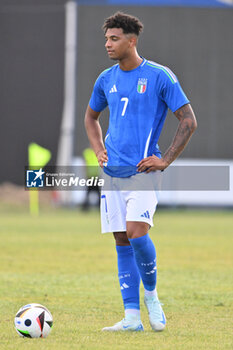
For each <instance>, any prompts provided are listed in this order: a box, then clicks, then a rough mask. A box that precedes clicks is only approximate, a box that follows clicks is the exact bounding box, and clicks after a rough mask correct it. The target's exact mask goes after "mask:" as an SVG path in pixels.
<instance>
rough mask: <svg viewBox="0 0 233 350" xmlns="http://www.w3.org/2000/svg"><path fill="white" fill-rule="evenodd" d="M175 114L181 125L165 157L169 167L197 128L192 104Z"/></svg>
mask: <svg viewBox="0 0 233 350" xmlns="http://www.w3.org/2000/svg"><path fill="white" fill-rule="evenodd" d="M174 114H175V116H176V117H177V119H179V125H178V128H177V131H176V134H175V137H174V139H173V142H172V144H171V145H170V147H169V148H168V150H167V151H166V152H165V154H164V157H163V159H164V160H165V161H166V162H167V163H168V165H169V164H171V163H172V162H173V161H174V160H175V159H176V158H177V157H178V155H179V154H180V153H181V152H182V151H183V149H184V148H185V146H186V145H187V143H188V142H189V140H190V138H191V136H192V133H193V132H194V131H195V129H196V127H197V122H196V118H195V115H194V112H193V110H192V107H191V106H190V104H186V105H184V106H182V107H181V108H179V109H178V110H177V111H176V112H175V113H174Z"/></svg>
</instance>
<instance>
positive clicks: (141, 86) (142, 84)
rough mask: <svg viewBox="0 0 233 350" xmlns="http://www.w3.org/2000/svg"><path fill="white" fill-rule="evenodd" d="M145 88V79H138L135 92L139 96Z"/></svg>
mask: <svg viewBox="0 0 233 350" xmlns="http://www.w3.org/2000/svg"><path fill="white" fill-rule="evenodd" d="M146 87H147V79H146V78H139V79H138V86H137V92H138V93H139V94H144V92H145V91H146Z"/></svg>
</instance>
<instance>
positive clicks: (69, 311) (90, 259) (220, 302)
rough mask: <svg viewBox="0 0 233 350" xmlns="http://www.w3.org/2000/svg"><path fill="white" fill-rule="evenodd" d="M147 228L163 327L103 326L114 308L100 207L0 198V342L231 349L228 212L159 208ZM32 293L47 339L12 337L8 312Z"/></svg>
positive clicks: (231, 226) (232, 258)
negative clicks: (34, 207) (23, 203)
mask: <svg viewBox="0 0 233 350" xmlns="http://www.w3.org/2000/svg"><path fill="white" fill-rule="evenodd" d="M151 237H152V238H153V240H154V242H155V243H156V247H157V256H158V291H159V296H160V299H161V301H162V302H163V303H164V311H165V313H166V316H167V322H168V323H167V329H166V330H165V331H164V332H162V333H154V332H152V331H151V329H150V326H149V322H148V317H147V313H146V309H145V306H144V305H143V293H141V294H142V295H141V305H142V308H141V309H142V321H143V324H144V327H145V332H142V333H137V334H135V333H130V334H129V333H123V334H122V333H120V334H119V333H117V334H109V333H102V332H101V328H102V327H104V326H107V325H112V324H113V323H115V322H117V321H119V320H120V319H121V318H122V316H123V307H122V301H121V297H120V292H119V286H118V281H117V277H116V276H117V274H116V253H115V249H114V242H113V239H112V235H111V234H109V235H101V234H100V222H99V214H98V213H97V212H91V213H82V212H80V211H78V210H71V211H68V210H51V209H50V210H47V211H45V210H44V211H42V213H41V215H40V216H39V217H38V218H31V217H30V216H29V215H28V213H27V212H26V211H25V210H23V209H17V210H16V209H10V208H8V209H6V208H5V209H4V208H3V207H2V208H1V207H0V247H1V253H0V316H1V317H0V330H1V332H0V349H1V350H7V349H14V350H21V349H30V350H34V349H40V350H45V349H48V350H60V349H88V350H92V349H96V350H97V349H98V350H99V349H103V350H105V349H106V350H107V349H111V350H118V349H122V350H123V349H127V350H128V349H129V350H131V349H139V350H141V349H147V350H150V349H159V350H164V349H169V350H176V349H177V350H192V349H194V350H200V349H205V350H215V349H221V350H225V349H229V350H232V349H233V333H232V320H233V306H232V304H233V273H232V272H233V269H232V266H233V248H232V247H233V244H232V243H233V212H232V211H204V210H203V211H201V210H199V211H185V210H176V211H164V210H158V212H157V214H156V217H155V227H154V228H153V229H151ZM30 302H37V303H41V304H44V305H45V306H47V307H48V308H49V309H50V311H51V312H52V314H53V318H54V327H53V330H52V332H51V334H50V335H49V337H48V338H46V339H27V338H20V337H19V336H18V335H17V334H16V332H15V330H14V325H13V320H14V315H15V313H16V311H17V310H18V309H19V308H20V307H21V306H22V305H24V304H27V303H30Z"/></svg>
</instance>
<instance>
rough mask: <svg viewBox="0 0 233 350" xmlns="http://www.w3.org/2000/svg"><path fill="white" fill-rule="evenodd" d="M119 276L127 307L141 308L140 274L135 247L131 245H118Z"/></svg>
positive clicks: (125, 306)
mask: <svg viewBox="0 0 233 350" xmlns="http://www.w3.org/2000/svg"><path fill="white" fill-rule="evenodd" d="M116 251H117V258H118V260H117V262H118V278H119V283H120V287H121V295H122V299H123V303H124V308H125V309H137V310H139V309H140V306H139V286H140V274H139V271H138V268H137V265H136V261H135V257H134V252H133V249H132V247H131V246H130V245H127V246H119V245H118V246H116Z"/></svg>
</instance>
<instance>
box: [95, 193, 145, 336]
mask: <svg viewBox="0 0 233 350" xmlns="http://www.w3.org/2000/svg"><path fill="white" fill-rule="evenodd" d="M125 218H126V203H125V202H124V199H123V198H122V196H121V192H120V191H102V193H101V225H102V232H115V233H114V237H115V240H116V251H117V262H118V270H119V271H118V276H119V282H120V287H121V293H122V298H123V303H124V307H125V318H124V319H123V320H122V321H120V322H118V323H117V324H116V325H114V326H112V327H105V328H104V329H103V330H104V331H119V330H125V331H130V330H134V331H136V330H143V326H142V324H141V320H140V311H139V285H140V275H139V272H138V269H137V266H136V263H135V259H134V255H133V250H132V247H131V246H130V243H129V240H128V238H127V235H126V220H125Z"/></svg>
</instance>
